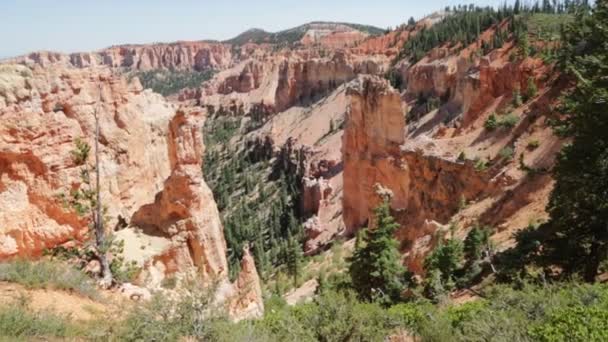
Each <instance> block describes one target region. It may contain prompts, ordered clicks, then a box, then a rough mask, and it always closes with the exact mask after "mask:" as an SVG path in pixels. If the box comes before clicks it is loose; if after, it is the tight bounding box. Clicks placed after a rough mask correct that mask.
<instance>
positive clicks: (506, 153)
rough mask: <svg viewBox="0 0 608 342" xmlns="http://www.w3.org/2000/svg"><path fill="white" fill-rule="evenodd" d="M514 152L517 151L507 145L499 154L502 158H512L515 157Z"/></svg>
mask: <svg viewBox="0 0 608 342" xmlns="http://www.w3.org/2000/svg"><path fill="white" fill-rule="evenodd" d="M514 153H515V152H514V151H513V148H511V147H508V146H507V147H504V148H503V149H501V150H500V151H499V152H498V156H499V157H500V159H502V160H511V159H512V158H513V154H514Z"/></svg>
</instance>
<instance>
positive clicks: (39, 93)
mask: <svg viewBox="0 0 608 342" xmlns="http://www.w3.org/2000/svg"><path fill="white" fill-rule="evenodd" d="M0 68H2V79H3V81H4V86H5V89H6V88H9V89H10V88H12V89H13V90H14V91H11V90H9V91H8V92H5V93H4V94H3V95H2V97H1V98H2V101H0V103H4V104H5V107H4V108H0V117H1V118H2V120H1V122H0V160H1V161H2V162H1V163H0V165H1V166H2V167H0V174H1V176H0V184H1V185H0V193H1V194H2V195H1V196H0V198H2V208H3V210H2V211H0V216H2V218H1V219H0V221H1V222H2V223H3V224H2V228H1V229H2V231H1V232H2V234H1V240H2V241H3V243H2V244H0V245H1V246H2V248H1V250H0V258H6V257H8V256H12V255H21V256H25V255H38V254H40V253H41V252H42V251H43V250H44V249H45V248H50V247H53V246H55V245H57V244H59V243H62V242H66V241H67V240H69V239H71V238H73V237H74V236H76V237H79V236H80V234H81V233H82V232H83V230H85V229H86V227H83V225H82V223H81V222H80V220H79V218H78V216H77V215H76V214H74V213H72V212H70V211H68V210H66V209H64V208H63V206H62V205H61V203H60V201H59V200H58V199H57V198H56V196H57V195H59V194H60V193H64V194H67V193H69V191H70V189H72V188H73V187H74V186H76V184H79V183H80V176H79V172H80V170H79V168H77V167H75V166H74V164H73V162H72V158H71V154H70V152H71V151H72V150H73V149H74V147H75V140H76V139H77V138H83V139H84V140H85V141H87V142H88V143H89V144H91V145H92V139H91V137H92V136H93V132H94V115H93V114H94V112H95V111H96V110H97V111H98V114H99V118H100V126H101V129H100V140H101V144H100V145H101V147H100V148H101V165H102V166H101V177H102V179H103V180H104V182H103V184H102V200H103V201H104V203H106V204H107V207H108V216H109V222H108V226H109V227H114V226H116V225H118V222H120V221H121V220H129V219H130V218H131V215H132V214H133V213H134V212H135V211H136V210H137V209H138V208H139V207H140V206H141V205H143V204H144V203H146V201H148V200H149V199H150V198H153V197H154V194H155V193H156V192H157V191H158V189H160V188H161V187H162V180H163V179H164V178H166V177H167V176H168V175H169V171H170V166H169V163H168V157H167V142H166V140H165V138H164V135H165V133H166V132H167V125H166V123H167V122H168V120H169V118H170V117H171V116H172V115H173V113H174V111H175V109H174V108H173V107H172V106H171V105H169V104H168V103H166V102H165V101H164V100H163V99H162V97H160V96H159V95H156V94H153V93H151V92H149V91H142V89H141V86H140V85H139V84H138V83H132V84H128V83H127V82H126V81H125V80H124V79H121V78H119V77H116V76H114V75H113V74H112V73H110V72H109V71H107V70H97V71H94V72H92V71H91V70H86V71H85V70H62V69H55V68H53V69H48V70H42V69H34V70H33V71H32V70H30V69H28V68H26V67H23V66H13V65H3V66H0ZM99 84H101V102H100V101H99V98H100V93H99V87H98V85H99ZM143 113H145V115H142V114H143Z"/></svg>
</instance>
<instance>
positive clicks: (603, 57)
mask: <svg viewBox="0 0 608 342" xmlns="http://www.w3.org/2000/svg"><path fill="white" fill-rule="evenodd" d="M579 13H580V14H579V15H578V17H577V18H576V20H575V21H574V22H573V24H571V26H570V27H569V28H568V29H567V30H566V31H565V32H564V42H565V44H564V48H563V52H562V62H561V65H562V66H563V67H564V68H565V71H566V72H567V73H568V75H570V76H571V77H574V78H575V79H576V81H577V85H576V87H575V89H574V90H573V91H572V92H570V93H569V94H568V95H567V96H566V98H565V100H564V105H563V108H561V112H563V113H565V118H564V119H563V120H562V121H560V122H559V123H558V124H557V125H556V127H557V129H558V132H561V133H563V134H565V135H567V136H569V137H571V139H572V142H571V143H570V144H568V145H566V146H565V147H564V148H563V149H562V151H561V153H560V155H559V157H558V160H557V164H556V166H555V168H554V177H555V180H556V184H555V188H554V189H553V192H552V193H551V196H550V200H549V204H548V207H547V209H548V212H549V214H550V221H549V225H550V227H552V228H553V229H554V230H555V233H554V234H553V236H552V237H551V238H550V239H549V241H548V243H547V246H546V252H547V254H548V255H549V256H551V257H553V258H554V259H555V260H556V261H557V262H558V263H559V264H560V265H562V266H563V267H564V269H565V271H566V273H567V274H575V273H580V274H582V275H583V277H584V279H585V280H586V281H589V282H592V281H594V280H595V278H596V276H597V273H598V269H599V266H600V264H601V263H602V262H603V261H605V260H606V259H607V256H608V111H607V110H606V104H607V103H608V46H607V45H606V42H608V28H607V26H606V23H608V2H606V1H597V2H596V6H595V8H594V9H593V12H592V15H591V16H589V15H587V14H586V13H585V12H579Z"/></svg>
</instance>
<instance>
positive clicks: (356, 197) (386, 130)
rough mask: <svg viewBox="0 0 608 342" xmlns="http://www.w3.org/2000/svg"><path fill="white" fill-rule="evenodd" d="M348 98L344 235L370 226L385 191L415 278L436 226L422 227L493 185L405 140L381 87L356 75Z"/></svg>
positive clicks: (397, 104)
mask: <svg viewBox="0 0 608 342" xmlns="http://www.w3.org/2000/svg"><path fill="white" fill-rule="evenodd" d="M348 95H349V96H350V98H351V106H350V109H349V111H348V112H347V115H346V127H345V130H344V136H343V145H342V152H343V160H344V197H343V209H344V213H343V217H344V223H345V225H346V229H347V231H348V232H351V233H353V232H354V231H356V230H357V229H359V228H360V227H362V226H364V225H369V226H371V227H373V225H374V222H373V213H372V211H373V208H375V207H376V206H378V204H379V203H380V202H381V201H382V200H383V197H385V196H383V195H384V194H386V193H390V194H391V195H390V196H389V197H390V206H391V210H392V212H393V215H394V216H395V218H396V219H397V221H398V223H399V224H400V225H401V228H400V229H399V230H398V232H397V237H398V238H399V239H400V240H401V241H404V242H405V243H404V244H403V245H402V246H404V250H403V251H404V252H405V253H409V258H408V265H409V267H410V269H411V270H412V271H416V272H420V271H421V259H422V257H423V256H424V252H425V251H426V250H428V247H429V244H431V243H433V241H434V239H435V238H436V236H435V231H436V230H437V227H438V225H435V224H429V222H439V223H440V224H447V223H448V222H449V220H450V218H451V217H452V216H453V215H454V214H455V213H456V212H457V211H458V205H459V204H458V203H459V201H458V199H460V198H465V199H466V200H470V199H478V198H480V197H482V196H485V195H487V194H488V193H490V192H491V191H492V190H493V189H494V188H495V186H494V184H495V182H490V180H489V177H488V176H487V175H486V174H485V173H483V172H477V171H476V170H475V169H474V167H473V165H472V163H471V162H466V163H460V162H457V161H455V160H454V159H453V158H451V159H449V158H446V157H444V156H442V155H441V153H429V151H432V150H433V149H432V147H431V146H428V145H429V144H432V142H428V141H424V140H423V141H421V142H418V141H406V140H405V134H406V132H405V129H406V126H405V120H404V113H403V112H404V110H403V107H402V105H401V100H400V97H399V94H398V93H397V92H396V91H395V90H393V89H392V88H391V87H390V86H389V85H388V84H387V82H386V81H384V80H381V79H379V78H374V77H360V78H359V79H358V80H357V81H356V82H354V83H353V84H352V85H351V87H350V88H349V90H348ZM413 246H416V248H415V249H414V248H413Z"/></svg>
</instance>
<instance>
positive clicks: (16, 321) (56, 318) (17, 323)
mask: <svg viewBox="0 0 608 342" xmlns="http://www.w3.org/2000/svg"><path fill="white" fill-rule="evenodd" d="M13 304H15V303H13ZM77 332H78V331H77V329H76V328H75V325H74V324H72V322H70V321H69V318H68V317H65V316H60V315H57V314H54V313H52V312H48V311H40V312H33V311H31V310H29V308H28V307H27V305H24V304H17V305H10V306H9V305H6V304H3V305H2V306H0V340H6V341H15V340H31V338H41V339H42V338H50V337H53V338H66V337H70V336H75V335H77Z"/></svg>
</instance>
